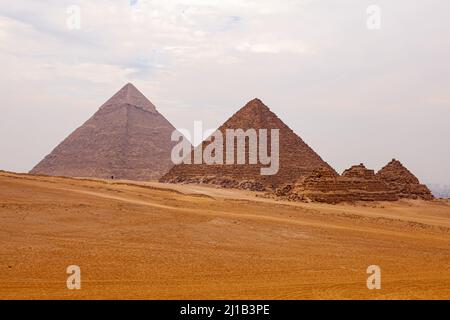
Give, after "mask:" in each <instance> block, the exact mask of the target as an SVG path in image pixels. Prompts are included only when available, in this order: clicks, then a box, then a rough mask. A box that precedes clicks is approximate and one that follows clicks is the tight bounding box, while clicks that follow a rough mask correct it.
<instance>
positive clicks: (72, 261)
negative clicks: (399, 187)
mask: <svg viewBox="0 0 450 320" xmlns="http://www.w3.org/2000/svg"><path fill="white" fill-rule="evenodd" d="M0 257H1V259H0V271H1V272H0V299H325V298H326V299H450V202H449V201H448V200H434V201H431V202H426V201H419V200H414V201H413V200H402V201H398V202H378V203H358V204H339V205H329V204H317V203H293V202H283V201H276V200H273V199H267V198H264V197H262V195H261V194H258V193H254V192H249V191H238V190H222V189H217V188H213V187H205V186H196V185H166V184H160V183H157V182H149V183H145V182H142V183H135V182H130V181H106V180H105V181H103V180H88V179H73V178H60V177H45V176H33V175H25V174H13V173H7V172H1V173H0ZM69 265H78V266H80V268H81V283H82V284H81V286H82V287H81V290H68V289H67V287H66V279H67V277H68V275H67V274H66V268H67V266H69ZM369 265H379V266H380V267H381V271H382V289H381V290H368V289H367V287H366V280H367V277H368V275H367V274H366V269H367V267H368V266H369Z"/></svg>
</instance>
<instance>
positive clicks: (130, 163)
mask: <svg viewBox="0 0 450 320" xmlns="http://www.w3.org/2000/svg"><path fill="white" fill-rule="evenodd" d="M174 130H175V128H174V127H173V126H172V125H171V124H170V123H169V122H168V121H167V120H166V119H165V118H164V117H163V116H162V115H161V114H160V113H159V112H158V111H157V110H156V108H155V106H154V105H153V104H152V103H151V102H150V101H149V100H148V99H147V98H146V97H145V96H144V95H143V94H142V93H140V92H139V90H137V89H136V87H134V86H133V85H132V84H130V83H129V84H127V85H125V86H124V87H123V88H122V89H120V91H119V92H117V93H116V94H115V95H114V96H113V97H112V98H111V99H109V100H108V101H107V102H106V103H105V104H103V105H102V106H101V107H100V109H99V110H98V111H97V112H96V113H95V114H94V115H93V116H92V117H91V118H90V119H89V120H88V121H86V122H85V123H84V124H83V125H82V126H81V127H79V128H78V129H76V130H75V131H74V132H73V133H72V134H70V135H69V136H68V137H67V138H66V139H65V140H64V141H63V142H61V143H60V144H59V145H58V146H57V147H56V148H55V149H54V150H53V151H52V152H51V153H50V154H49V155H48V156H46V157H45V158H44V159H43V160H42V161H41V162H40V163H39V164H38V165H37V166H36V167H34V168H33V170H31V171H30V173H34V174H45V175H54V176H69V177H96V178H107V179H109V178H112V177H113V178H116V179H130V180H149V179H159V178H160V177H161V176H162V175H163V174H164V173H166V172H167V171H168V170H169V169H170V168H171V167H172V161H171V156H170V155H171V151H172V148H173V146H174V145H175V142H172V141H171V134H172V132H173V131H174Z"/></svg>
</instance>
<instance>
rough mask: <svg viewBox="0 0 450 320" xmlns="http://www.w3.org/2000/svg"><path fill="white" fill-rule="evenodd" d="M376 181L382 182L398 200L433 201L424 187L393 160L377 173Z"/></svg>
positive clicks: (429, 192)
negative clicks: (394, 192)
mask: <svg viewBox="0 0 450 320" xmlns="http://www.w3.org/2000/svg"><path fill="white" fill-rule="evenodd" d="M377 177H378V179H380V180H382V181H384V182H385V183H386V184H387V185H389V187H390V188H391V189H392V190H395V191H396V192H397V194H398V195H399V197H400V198H409V199H424V200H433V199H434V196H433V195H432V193H431V191H430V190H429V189H428V187H427V186H426V185H423V184H420V182H419V179H417V178H416V176H414V175H413V174H412V173H411V172H410V171H409V170H408V169H407V168H405V166H403V164H402V163H401V162H400V161H398V160H396V159H393V160H392V161H391V162H389V163H388V164H387V165H386V166H384V167H383V168H382V169H381V170H380V171H378V173H377Z"/></svg>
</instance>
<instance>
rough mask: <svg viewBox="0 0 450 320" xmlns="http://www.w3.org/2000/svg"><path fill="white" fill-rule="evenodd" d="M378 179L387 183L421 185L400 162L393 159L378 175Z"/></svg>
mask: <svg viewBox="0 0 450 320" xmlns="http://www.w3.org/2000/svg"><path fill="white" fill-rule="evenodd" d="M377 176H378V178H380V179H382V180H383V181H385V182H394V183H412V184H419V183H420V182H419V179H417V177H416V176H414V175H413V174H412V173H411V172H410V171H409V170H408V169H407V168H406V167H405V166H404V165H403V164H402V163H401V162H400V161H398V160H395V159H393V160H392V161H391V162H389V163H388V164H387V165H386V166H384V167H383V168H382V169H381V170H380V171H378V173H377Z"/></svg>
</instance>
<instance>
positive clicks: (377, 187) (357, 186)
mask: <svg viewBox="0 0 450 320" xmlns="http://www.w3.org/2000/svg"><path fill="white" fill-rule="evenodd" d="M275 195H276V196H277V197H279V198H282V199H283V198H284V199H288V200H294V201H308V202H309V201H315V202H325V203H340V202H356V201H396V200H398V196H397V194H396V192H395V191H393V190H391V189H390V188H389V186H388V185H387V184H386V183H384V182H383V181H381V180H379V179H377V177H376V176H375V172H374V171H373V170H370V169H367V168H366V167H365V166H364V164H362V163H361V164H359V165H356V166H352V167H351V168H350V169H347V170H345V171H344V173H343V174H342V175H341V176H339V175H337V174H335V173H334V172H332V171H331V170H329V169H328V168H320V169H317V170H315V171H313V172H312V173H311V174H310V175H309V176H307V177H306V178H305V179H303V180H299V181H297V182H296V183H294V184H291V185H286V186H284V187H283V188H279V189H277V190H276V191H275Z"/></svg>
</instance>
